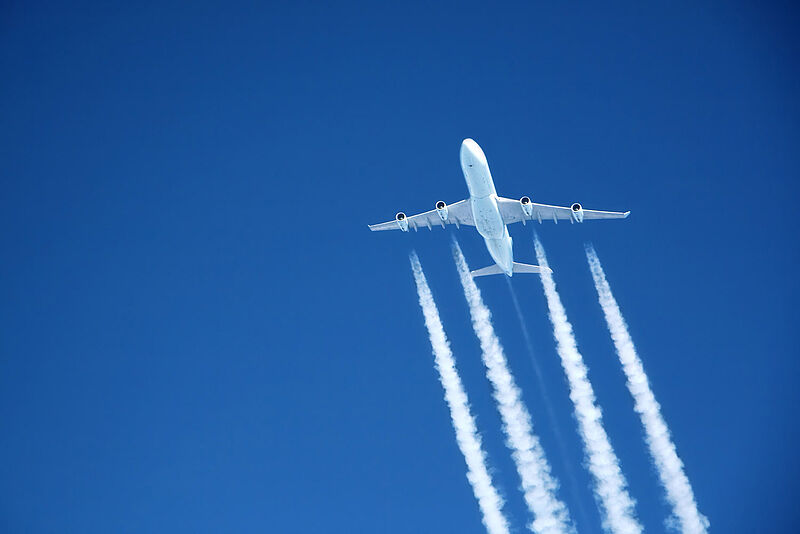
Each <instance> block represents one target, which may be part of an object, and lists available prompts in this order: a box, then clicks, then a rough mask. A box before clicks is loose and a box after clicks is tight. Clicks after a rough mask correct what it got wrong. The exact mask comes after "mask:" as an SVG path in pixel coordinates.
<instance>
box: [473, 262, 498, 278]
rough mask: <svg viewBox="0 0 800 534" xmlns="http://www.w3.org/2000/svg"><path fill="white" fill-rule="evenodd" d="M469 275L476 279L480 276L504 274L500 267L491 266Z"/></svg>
mask: <svg viewBox="0 0 800 534" xmlns="http://www.w3.org/2000/svg"><path fill="white" fill-rule="evenodd" d="M469 274H471V275H472V277H473V278H476V277H478V276H489V275H490V274H503V269H501V268H500V266H499V265H490V266H488V267H484V268H483V269H478V270H477V271H472V272H470V273H469Z"/></svg>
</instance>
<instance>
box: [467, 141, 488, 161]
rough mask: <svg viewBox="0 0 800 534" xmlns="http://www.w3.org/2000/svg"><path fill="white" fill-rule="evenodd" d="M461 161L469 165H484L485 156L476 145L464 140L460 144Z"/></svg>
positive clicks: (473, 142)
mask: <svg viewBox="0 0 800 534" xmlns="http://www.w3.org/2000/svg"><path fill="white" fill-rule="evenodd" d="M461 161H462V162H468V163H469V164H474V163H483V164H486V155H485V154H484V153H483V150H481V147H480V146H478V143H476V142H475V141H473V140H472V139H470V138H466V139H464V140H463V141H462V142H461Z"/></svg>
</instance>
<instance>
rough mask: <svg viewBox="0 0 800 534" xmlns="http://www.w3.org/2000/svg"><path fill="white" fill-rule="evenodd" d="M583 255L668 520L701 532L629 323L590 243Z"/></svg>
mask: <svg viewBox="0 0 800 534" xmlns="http://www.w3.org/2000/svg"><path fill="white" fill-rule="evenodd" d="M586 258H587V259H588V260H589V268H590V269H591V271H592V278H593V279H594V287H595V289H597V296H598V297H599V299H600V306H601V307H602V308H603V313H604V314H605V316H606V323H607V324H608V330H609V332H611V338H612V339H613V340H614V347H615V348H616V350H617V356H619V361H620V363H622V369H623V370H624V371H625V376H626V377H627V379H628V382H627V384H628V390H629V391H630V392H631V395H632V396H633V400H634V407H635V409H636V412H637V413H638V414H639V417H640V418H641V420H642V426H643V427H644V431H645V436H646V441H647V445H648V447H649V448H650V456H651V457H652V459H653V463H654V464H655V466H656V471H658V476H659V477H660V478H661V484H662V485H663V486H664V490H665V491H666V493H667V500H668V501H669V503H670V504H671V505H672V513H673V517H672V519H671V521H670V523H671V524H672V523H674V524H679V525H680V529H681V531H682V532H684V533H686V534H701V533H704V532H706V530H707V528H708V525H709V523H708V519H706V518H705V517H704V516H703V515H702V514H701V513H700V512H699V511H698V509H697V503H696V502H695V500H694V492H693V491H692V486H691V485H690V484H689V479H688V478H687V477H686V473H684V471H683V462H681V459H680V458H678V453H677V452H676V450H675V444H674V443H673V442H672V439H671V438H670V434H669V429H668V428H667V423H666V422H665V421H664V418H663V417H662V416H661V407H660V406H659V404H658V401H656V398H655V395H653V392H652V390H651V389H650V384H649V382H648V380H647V375H646V374H645V372H644V367H643V366H642V360H641V359H640V358H639V355H638V354H636V348H635V347H634V346H633V340H631V336H630V334H629V333H628V325H627V324H626V323H625V319H624V318H623V317H622V313H621V312H620V310H619V306H618V305H617V301H616V300H615V299H614V295H613V294H612V293H611V286H609V284H608V281H607V280H606V275H605V273H604V272H603V266H602V265H601V264H600V258H598V257H597V253H596V252H595V250H594V247H593V246H592V245H591V244H589V245H586Z"/></svg>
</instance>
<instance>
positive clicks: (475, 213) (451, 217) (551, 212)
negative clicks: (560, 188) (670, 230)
mask: <svg viewBox="0 0 800 534" xmlns="http://www.w3.org/2000/svg"><path fill="white" fill-rule="evenodd" d="M461 170H462V171H464V179H465V180H466V182H467V189H469V198H468V199H466V200H461V201H459V202H456V203H455V204H451V205H450V206H448V205H447V204H445V203H444V202H443V201H441V200H440V201H439V202H437V203H436V209H433V210H431V211H426V212H425V213H420V214H419V215H411V216H409V217H407V216H406V214H405V213H403V212H402V211H401V212H399V213H398V214H397V215H395V219H394V220H393V221H389V222H385V223H380V224H372V225H369V229H370V230H372V231H373V232H376V231H380V230H402V231H403V232H408V229H409V228H413V229H414V230H415V231H416V230H417V229H418V228H419V227H427V228H428V230H430V229H431V228H432V227H433V226H435V225H441V226H442V228H444V227H445V225H446V224H455V225H456V228H460V227H461V225H462V224H465V225H467V226H474V227H475V228H476V229H477V230H478V233H479V234H480V235H481V237H483V239H484V241H486V248H487V249H489V254H490V255H491V256H492V259H494V261H495V263H496V264H495V265H490V266H489V267H484V268H483V269H478V270H477V271H472V273H471V274H472V276H473V277H475V276H486V275H490V274H506V275H507V276H512V275H513V274H514V273H539V272H541V270H542V267H539V266H538V265H528V264H525V263H517V262H515V261H514V252H513V248H512V244H511V236H510V235H508V227H507V226H506V225H508V224H512V223H515V222H522V224H525V221H532V220H534V219H536V220H537V221H539V224H541V223H542V221H545V220H550V219H552V220H553V222H554V223H556V224H558V220H559V219H569V221H570V222H571V223H576V222H578V223H581V222H583V221H585V220H587V219H624V218H626V217H627V216H628V215H630V213H631V212H630V211H626V212H624V213H623V212H619V211H595V210H585V209H583V207H582V206H581V205H580V204H578V203H577V202H576V203H575V204H573V205H572V206H570V207H568V208H567V207H562V206H549V205H547V204H537V203H535V202H531V199H530V198H529V197H522V198H521V199H519V200H513V199H510V198H504V197H499V196H497V191H496V190H495V188H494V181H493V180H492V173H491V172H489V163H488V162H487V161H486V155H485V154H484V153H483V150H481V147H479V146H478V143H476V142H475V141H473V140H472V139H464V141H463V142H462V143H461Z"/></svg>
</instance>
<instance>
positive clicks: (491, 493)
mask: <svg viewBox="0 0 800 534" xmlns="http://www.w3.org/2000/svg"><path fill="white" fill-rule="evenodd" d="M409 259H410V260H411V269H412V270H413V271H414V281H415V282H416V284H417V295H418V296H419V305H420V306H421V307H422V314H423V315H424V316H425V326H426V327H427V329H428V336H429V337H430V341H431V347H432V348H433V355H434V357H435V362H436V370H437V371H439V380H440V382H441V383H442V387H443V388H444V397H445V400H446V401H447V406H448V407H449V408H450V417H451V418H452V420H453V428H454V429H455V431H456V442H457V443H458V448H459V449H461V454H463V455H464V460H465V461H466V463H467V480H469V483H470V485H471V486H472V492H473V493H474V494H475V498H476V499H477V500H478V506H479V507H480V509H481V514H482V520H483V524H484V526H485V527H486V530H487V531H488V532H489V534H508V532H509V530H508V521H507V520H506V518H505V516H504V515H503V512H502V507H503V500H502V498H501V497H500V495H499V494H498V493H497V490H496V489H495V487H494V485H493V484H492V478H491V476H490V475H489V471H488V469H487V468H486V454H485V453H484V451H483V448H482V447H481V437H480V434H479V433H478V429H477V427H476V426H475V419H474V418H473V417H472V414H471V413H470V411H469V400H468V398H467V394H466V392H465V391H464V386H463V384H462V383H461V378H460V377H459V376H458V371H457V370H456V362H455V359H454V358H453V353H452V351H451V350H450V343H449V342H448V341H447V336H446V335H445V332H444V327H443V326H442V321H441V319H440V318H439V310H438V309H437V308H436V302H435V301H434V300H433V294H432V293H431V290H430V287H428V281H427V280H426V279H425V273H424V272H423V271H422V265H421V264H420V262H419V257H417V254H416V252H412V253H411V255H410V256H409Z"/></svg>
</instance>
